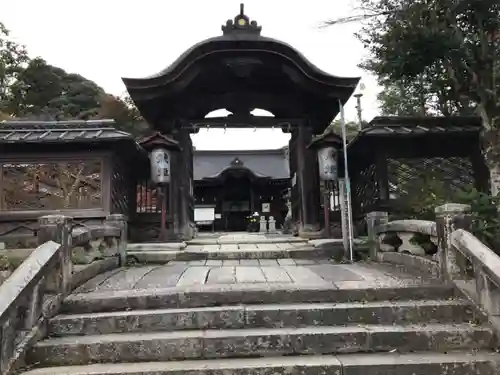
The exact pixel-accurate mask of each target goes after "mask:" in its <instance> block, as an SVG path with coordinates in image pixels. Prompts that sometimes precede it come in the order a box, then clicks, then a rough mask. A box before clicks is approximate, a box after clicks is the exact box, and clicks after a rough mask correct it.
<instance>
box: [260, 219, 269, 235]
mask: <svg viewBox="0 0 500 375" xmlns="http://www.w3.org/2000/svg"><path fill="white" fill-rule="evenodd" d="M259 232H260V233H266V232H267V220H266V217H265V216H261V217H260V222H259Z"/></svg>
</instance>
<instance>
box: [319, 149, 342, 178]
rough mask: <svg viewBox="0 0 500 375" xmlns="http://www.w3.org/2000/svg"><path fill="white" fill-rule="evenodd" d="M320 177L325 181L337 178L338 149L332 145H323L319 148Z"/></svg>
mask: <svg viewBox="0 0 500 375" xmlns="http://www.w3.org/2000/svg"><path fill="white" fill-rule="evenodd" d="M317 153H318V167H319V177H320V178H321V179H322V180H323V181H334V180H336V179H337V176H338V174H337V150H335V148H334V147H332V146H327V147H321V148H318V150H317Z"/></svg>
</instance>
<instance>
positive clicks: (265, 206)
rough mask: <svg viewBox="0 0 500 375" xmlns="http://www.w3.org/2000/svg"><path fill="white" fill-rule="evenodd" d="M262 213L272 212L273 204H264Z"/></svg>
mask: <svg viewBox="0 0 500 375" xmlns="http://www.w3.org/2000/svg"><path fill="white" fill-rule="evenodd" d="M262 212H264V213H265V212H271V203H262Z"/></svg>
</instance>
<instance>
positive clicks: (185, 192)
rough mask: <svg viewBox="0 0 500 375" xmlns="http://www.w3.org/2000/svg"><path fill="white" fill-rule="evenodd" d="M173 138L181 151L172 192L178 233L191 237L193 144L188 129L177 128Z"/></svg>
mask: <svg viewBox="0 0 500 375" xmlns="http://www.w3.org/2000/svg"><path fill="white" fill-rule="evenodd" d="M175 140H176V141H177V142H179V145H180V146H181V148H182V151H181V152H179V153H178V155H177V162H176V168H177V173H176V175H177V179H178V181H176V185H177V186H175V191H174V194H175V195H176V201H177V202H176V203H177V223H178V227H177V230H178V233H177V234H178V235H179V237H180V238H182V239H191V238H193V236H194V223H193V218H194V202H193V195H192V194H191V191H192V184H193V180H192V179H193V144H192V141H191V137H190V136H189V130H188V129H178V130H177V133H176V134H175Z"/></svg>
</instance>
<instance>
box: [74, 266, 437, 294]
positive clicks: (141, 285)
mask: <svg viewBox="0 0 500 375" xmlns="http://www.w3.org/2000/svg"><path fill="white" fill-rule="evenodd" d="M428 282H432V280H419V279H415V276H414V275H407V274H404V273H401V272H399V271H398V270H397V269H394V270H392V269H389V270H387V269H384V268H383V267H380V266H378V265H375V264H373V265H372V264H332V263H331V262H330V260H327V259H290V258H286V259H241V260H240V259H230V260H213V259H207V260H193V261H170V262H168V263H167V264H165V265H146V266H138V267H131V268H123V269H118V270H113V271H110V272H107V273H104V274H101V275H98V276H97V277H95V278H94V279H92V280H90V281H88V282H87V283H85V284H84V285H82V286H80V287H79V288H77V289H76V290H75V291H74V293H88V292H113V291H118V290H144V289H164V288H190V287H194V286H196V287H203V286H212V287H215V286H221V287H224V285H235V284H251V285H252V286H254V287H259V286H261V287H262V288H269V287H273V286H279V287H280V288H283V287H284V286H286V285H289V286H290V288H293V289H297V288H299V289H300V288H301V287H304V288H310V287H311V286H318V287H322V288H325V287H328V288H334V289H359V288H362V289H367V288H374V287H400V286H401V287H404V286H408V285H412V284H415V283H428Z"/></svg>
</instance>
